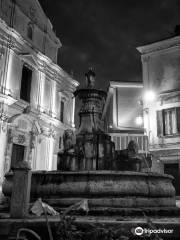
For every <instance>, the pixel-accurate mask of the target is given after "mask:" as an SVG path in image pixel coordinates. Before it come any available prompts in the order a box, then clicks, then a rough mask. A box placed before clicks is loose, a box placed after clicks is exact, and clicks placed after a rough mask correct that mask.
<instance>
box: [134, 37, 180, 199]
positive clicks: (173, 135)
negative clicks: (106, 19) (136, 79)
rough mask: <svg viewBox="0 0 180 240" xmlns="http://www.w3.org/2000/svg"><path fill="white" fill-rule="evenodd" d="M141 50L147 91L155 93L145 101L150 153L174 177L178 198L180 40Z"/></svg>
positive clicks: (161, 169) (160, 166)
mask: <svg viewBox="0 0 180 240" xmlns="http://www.w3.org/2000/svg"><path fill="white" fill-rule="evenodd" d="M138 50H139V51H140V52H141V54H142V55H141V59H142V68H143V83H144V92H148V91H149V90H150V91H153V92H154V94H155V99H154V100H153V101H149V99H146V98H145V99H144V101H143V102H144V122H145V128H146V129H147V132H148V136H149V144H150V145H149V146H150V151H151V152H152V153H153V155H154V156H155V161H156V162H157V161H158V162H159V163H160V164H159V165H158V166H159V167H156V169H158V171H160V172H162V171H163V172H164V170H165V172H166V173H169V174H172V175H173V176H174V177H175V180H174V184H175V187H176V191H177V195H180V188H179V181H180V150H179V149H180V119H179V118H180V115H179V112H180V91H179V90H180V85H179V81H180V70H179V64H180V37H179V36H175V37H172V38H169V39H166V40H163V41H160V42H156V43H153V44H150V45H146V46H143V47H139V48H138ZM169 164H171V165H169ZM166 169H167V171H166Z"/></svg>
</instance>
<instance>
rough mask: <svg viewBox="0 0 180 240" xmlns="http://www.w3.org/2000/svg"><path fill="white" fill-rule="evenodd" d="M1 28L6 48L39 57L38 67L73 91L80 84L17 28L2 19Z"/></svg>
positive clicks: (35, 57) (19, 53) (0, 21)
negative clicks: (25, 37)
mask: <svg viewBox="0 0 180 240" xmlns="http://www.w3.org/2000/svg"><path fill="white" fill-rule="evenodd" d="M0 28H1V30H3V32H4V34H3V36H1V34H0V36H1V39H0V42H1V41H2V42H3V43H2V44H1V45H3V46H4V47H6V48H10V49H12V50H13V51H14V52H15V53H16V54H18V55H21V56H22V55H31V56H32V57H34V59H37V61H36V62H37V63H38V68H39V70H40V71H42V72H44V73H45V74H47V75H48V76H49V78H51V79H54V80H56V81H57V82H59V83H60V84H61V83H62V81H63V82H64V84H65V85H66V86H68V87H70V88H72V91H74V90H75V89H76V87H78V86H79V82H78V81H76V80H75V79H74V78H72V77H71V76H70V75H69V74H68V73H67V72H65V71H64V70H63V69H62V68H61V67H60V66H58V65H57V64H55V63H54V62H53V61H52V60H51V59H50V58H49V57H47V56H46V55H44V54H43V53H41V52H40V51H39V50H37V49H35V48H34V47H33V46H32V44H30V43H29V42H28V41H27V40H25V39H24V38H22V36H21V35H20V34H19V33H18V32H17V31H16V30H15V29H12V28H10V27H8V26H7V24H6V23H5V22H4V21H3V20H2V19H0Z"/></svg>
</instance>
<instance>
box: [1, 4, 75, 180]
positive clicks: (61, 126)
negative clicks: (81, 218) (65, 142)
mask: <svg viewBox="0 0 180 240" xmlns="http://www.w3.org/2000/svg"><path fill="white" fill-rule="evenodd" d="M0 4H1V6H2V8H0V17H1V19H0V182H2V180H3V176H4V174H5V173H6V172H7V171H9V170H10V169H11V167H12V158H13V151H15V150H14V149H15V147H14V146H16V145H18V146H19V145H20V146H22V148H23V149H24V150H23V151H24V160H26V161H29V162H30V164H31V166H32V169H33V170H53V169H56V167H57V166H56V165H57V164H56V161H57V153H58V151H59V149H60V148H62V141H61V138H62V135H63V132H64V130H65V129H67V128H71V129H74V101H75V100H74V98H73V92H74V91H75V89H76V87H77V86H78V82H77V81H75V80H74V79H72V78H71V76H70V75H68V74H67V73H66V72H65V71H64V70H63V69H62V68H61V67H59V66H58V65H56V64H55V62H56V56H57V50H58V47H59V46H60V41H59V40H58V39H57V37H56V36H55V34H54V32H53V30H52V27H51V24H50V22H49V20H48V19H47V17H46V16H45V14H44V13H43V11H42V9H41V7H40V5H39V3H38V2H37V1H35V0H34V1H28V0H26V1H20V0H17V1H16V5H14V6H13V9H14V10H12V1H9V0H7V1H3V0H1V1H0ZM32 9H33V10H32ZM10 11H11V14H10ZM12 11H13V12H14V13H13V14H14V15H13V16H14V18H13V19H14V20H13V24H12V22H11V21H10V20H9V18H10V16H12ZM32 18H33V19H34V22H33V38H32V40H31V39H28V37H27V28H28V24H29V21H32V20H33V19H32ZM11 20H12V19H11ZM45 27H47V30H46V31H44V30H43V29H44V28H45ZM44 41H45V42H44ZM43 44H44V45H43ZM23 66H26V67H27V68H28V69H30V70H31V71H32V77H31V91H30V102H27V101H24V100H23V99H22V97H21V95H20V93H21V88H22V86H21V85H22V72H23ZM61 101H63V102H64V112H63V119H61V109H60V106H61V104H60V102H61ZM61 120H62V121H61ZM22 148H21V147H19V149H22Z"/></svg>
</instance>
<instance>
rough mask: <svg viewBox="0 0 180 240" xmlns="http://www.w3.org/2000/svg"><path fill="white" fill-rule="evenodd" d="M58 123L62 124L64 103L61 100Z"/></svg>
mask: <svg viewBox="0 0 180 240" xmlns="http://www.w3.org/2000/svg"><path fill="white" fill-rule="evenodd" d="M60 121H61V122H64V101H62V100H61V105H60Z"/></svg>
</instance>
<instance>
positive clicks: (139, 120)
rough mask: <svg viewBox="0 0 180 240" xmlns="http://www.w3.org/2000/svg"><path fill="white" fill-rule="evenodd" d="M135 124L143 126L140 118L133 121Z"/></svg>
mask: <svg viewBox="0 0 180 240" xmlns="http://www.w3.org/2000/svg"><path fill="white" fill-rule="evenodd" d="M135 122H136V125H139V126H140V125H142V124H143V118H142V117H141V116H138V117H137V118H136V119H135Z"/></svg>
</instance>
